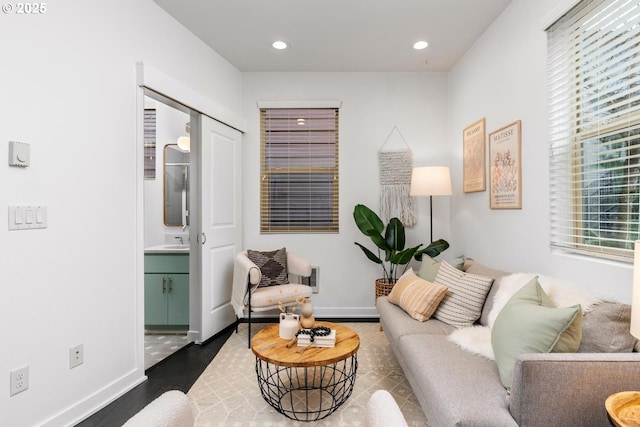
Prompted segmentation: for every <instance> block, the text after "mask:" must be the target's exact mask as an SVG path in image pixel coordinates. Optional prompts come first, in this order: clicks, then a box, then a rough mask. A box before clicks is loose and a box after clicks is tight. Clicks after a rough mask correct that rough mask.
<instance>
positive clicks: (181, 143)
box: [177, 123, 191, 151]
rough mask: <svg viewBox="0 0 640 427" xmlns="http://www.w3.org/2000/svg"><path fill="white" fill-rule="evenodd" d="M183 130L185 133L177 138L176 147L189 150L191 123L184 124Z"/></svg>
mask: <svg viewBox="0 0 640 427" xmlns="http://www.w3.org/2000/svg"><path fill="white" fill-rule="evenodd" d="M185 130H186V131H187V135H186V136H184V135H183V136H181V137H179V138H178V142H177V144H178V148H179V149H181V150H183V151H191V137H190V135H191V123H187V124H186V126H185Z"/></svg>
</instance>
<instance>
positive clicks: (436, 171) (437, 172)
mask: <svg viewBox="0 0 640 427" xmlns="http://www.w3.org/2000/svg"><path fill="white" fill-rule="evenodd" d="M451 194H452V193H451V173H450V172H449V168H448V167H447V166H422V167H418V168H413V171H412V172H411V189H410V190H409V195H410V196H429V221H430V225H429V229H430V230H431V242H433V196H450V195H451Z"/></svg>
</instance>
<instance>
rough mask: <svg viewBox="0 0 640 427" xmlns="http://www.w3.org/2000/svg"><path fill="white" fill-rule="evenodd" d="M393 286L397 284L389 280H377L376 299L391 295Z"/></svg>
mask: <svg viewBox="0 0 640 427" xmlns="http://www.w3.org/2000/svg"><path fill="white" fill-rule="evenodd" d="M393 285H395V282H394V283H390V282H389V280H388V279H376V299H378V297H386V296H387V295H389V292H391V289H393Z"/></svg>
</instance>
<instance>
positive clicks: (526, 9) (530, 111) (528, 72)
mask: <svg viewBox="0 0 640 427" xmlns="http://www.w3.org/2000/svg"><path fill="white" fill-rule="evenodd" d="M556 3H557V2H556V1H554V0H543V1H536V2H532V1H528V0H514V1H513V2H512V3H511V5H510V6H509V7H508V8H507V10H505V12H504V13H503V14H502V15H501V16H500V17H499V18H498V19H497V20H496V22H495V23H494V24H493V25H492V26H491V27H490V28H489V29H488V30H487V31H486V32H485V34H484V35H483V36H482V37H481V38H480V39H479V40H478V41H477V42H476V43H475V45H474V46H473V48H472V49H470V50H469V51H468V52H467V54H466V55H465V56H464V58H463V59H462V60H460V61H459V62H458V63H457V64H456V66H455V67H454V68H453V69H452V70H451V71H450V72H449V83H448V87H449V99H448V119H449V127H448V141H449V144H450V147H451V155H452V159H453V160H452V163H453V166H454V168H453V170H452V175H453V176H452V178H453V181H454V182H453V185H454V193H455V195H454V197H453V199H452V208H451V209H452V217H451V232H452V240H453V242H452V243H453V244H454V245H455V246H456V247H457V248H460V250H461V251H462V252H463V253H464V254H465V255H467V256H470V257H472V258H475V259H476V260H478V261H480V262H482V263H484V264H487V265H490V266H494V267H496V268H501V269H504V270H506V271H513V272H520V271H523V272H537V273H540V274H547V275H553V276H556V277H559V278H564V279H566V280H569V281H571V282H574V283H575V284H576V285H579V286H584V287H585V288H587V289H590V290H592V291H595V292H597V293H599V294H601V295H602V296H604V297H606V298H610V299H614V300H618V301H622V302H630V299H631V265H630V264H624V263H613V262H607V261H598V260H594V259H590V258H585V257H578V256H569V255H566V254H560V253H554V252H552V251H551V249H550V246H549V234H550V231H549V161H548V155H549V148H548V125H547V122H548V120H547V86H546V64H547V59H546V34H545V32H544V31H543V26H542V24H541V22H542V20H543V18H546V17H547V16H548V14H549V13H550V12H551V11H553V10H554V9H555V8H556ZM482 117H485V118H486V125H487V131H488V132H491V131H493V130H496V129H498V128H500V127H502V126H503V125H506V124H508V123H511V122H513V121H515V120H518V119H519V120H521V121H522V175H523V176H522V192H523V199H522V209H521V210H505V211H500V210H490V209H489V199H488V189H487V191H486V192H480V193H469V194H463V193H462V191H461V188H462V129H464V127H466V126H468V125H470V124H471V123H473V122H475V121H476V120H478V119H480V118H482ZM456 189H457V191H456Z"/></svg>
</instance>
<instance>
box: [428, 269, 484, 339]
mask: <svg viewBox="0 0 640 427" xmlns="http://www.w3.org/2000/svg"><path fill="white" fill-rule="evenodd" d="M435 283H437V284H439V285H443V286H446V287H447V288H449V289H448V290H447V293H446V294H445V296H444V299H443V300H442V302H441V303H440V305H439V306H438V309H437V310H436V312H435V313H434V314H433V317H434V318H436V319H438V320H440V321H442V322H444V323H448V324H449V325H453V326H457V327H463V326H469V325H472V324H473V322H475V321H476V320H478V319H479V318H480V314H481V313H482V306H483V305H484V300H485V299H486V298H487V293H489V289H491V284H492V283H493V279H492V278H490V277H484V276H478V275H475V274H469V273H465V272H463V271H460V270H458V269H457V268H455V267H453V266H452V265H451V264H449V263H447V262H446V261H442V262H441V263H440V268H439V269H438V274H437V275H436V279H435Z"/></svg>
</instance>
